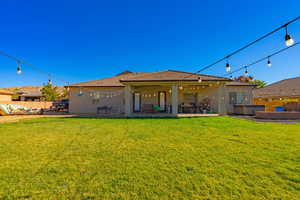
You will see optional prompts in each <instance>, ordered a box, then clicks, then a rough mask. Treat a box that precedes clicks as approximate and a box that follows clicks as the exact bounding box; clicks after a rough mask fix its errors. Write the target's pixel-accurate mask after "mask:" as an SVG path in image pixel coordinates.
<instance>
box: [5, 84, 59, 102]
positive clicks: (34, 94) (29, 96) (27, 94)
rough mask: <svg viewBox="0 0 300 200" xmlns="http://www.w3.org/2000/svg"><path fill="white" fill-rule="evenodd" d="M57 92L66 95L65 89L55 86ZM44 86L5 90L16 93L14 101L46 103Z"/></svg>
mask: <svg viewBox="0 0 300 200" xmlns="http://www.w3.org/2000/svg"><path fill="white" fill-rule="evenodd" d="M55 87H56V88H57V92H58V93H59V94H60V95H61V94H63V93H64V87H62V86H55ZM42 88H43V87H42V86H22V87H11V88H5V90H7V91H10V92H12V93H14V95H13V101H35V102H40V101H45V98H44V97H43V95H42V92H41V90H42Z"/></svg>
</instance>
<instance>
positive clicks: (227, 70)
mask: <svg viewBox="0 0 300 200" xmlns="http://www.w3.org/2000/svg"><path fill="white" fill-rule="evenodd" d="M226 72H230V65H229V63H228V62H227V63H226Z"/></svg>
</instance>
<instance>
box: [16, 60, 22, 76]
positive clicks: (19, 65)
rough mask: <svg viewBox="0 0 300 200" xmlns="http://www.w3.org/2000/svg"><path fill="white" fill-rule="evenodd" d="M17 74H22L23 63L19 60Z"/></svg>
mask: <svg viewBox="0 0 300 200" xmlns="http://www.w3.org/2000/svg"><path fill="white" fill-rule="evenodd" d="M17 74H19V75H20V74H22V70H21V64H20V63H19V62H18V68H17Z"/></svg>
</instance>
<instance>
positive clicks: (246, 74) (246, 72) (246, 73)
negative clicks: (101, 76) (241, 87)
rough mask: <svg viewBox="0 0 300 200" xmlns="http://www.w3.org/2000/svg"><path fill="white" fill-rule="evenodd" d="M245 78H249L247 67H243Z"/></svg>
mask: <svg viewBox="0 0 300 200" xmlns="http://www.w3.org/2000/svg"><path fill="white" fill-rule="evenodd" d="M245 76H249V72H248V69H247V66H246V67H245Z"/></svg>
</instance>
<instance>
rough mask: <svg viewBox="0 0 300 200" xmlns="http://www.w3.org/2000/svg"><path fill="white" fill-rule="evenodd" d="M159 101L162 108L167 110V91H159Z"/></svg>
mask: <svg viewBox="0 0 300 200" xmlns="http://www.w3.org/2000/svg"><path fill="white" fill-rule="evenodd" d="M158 103H159V107H160V110H162V111H166V92H159V94H158Z"/></svg>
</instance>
